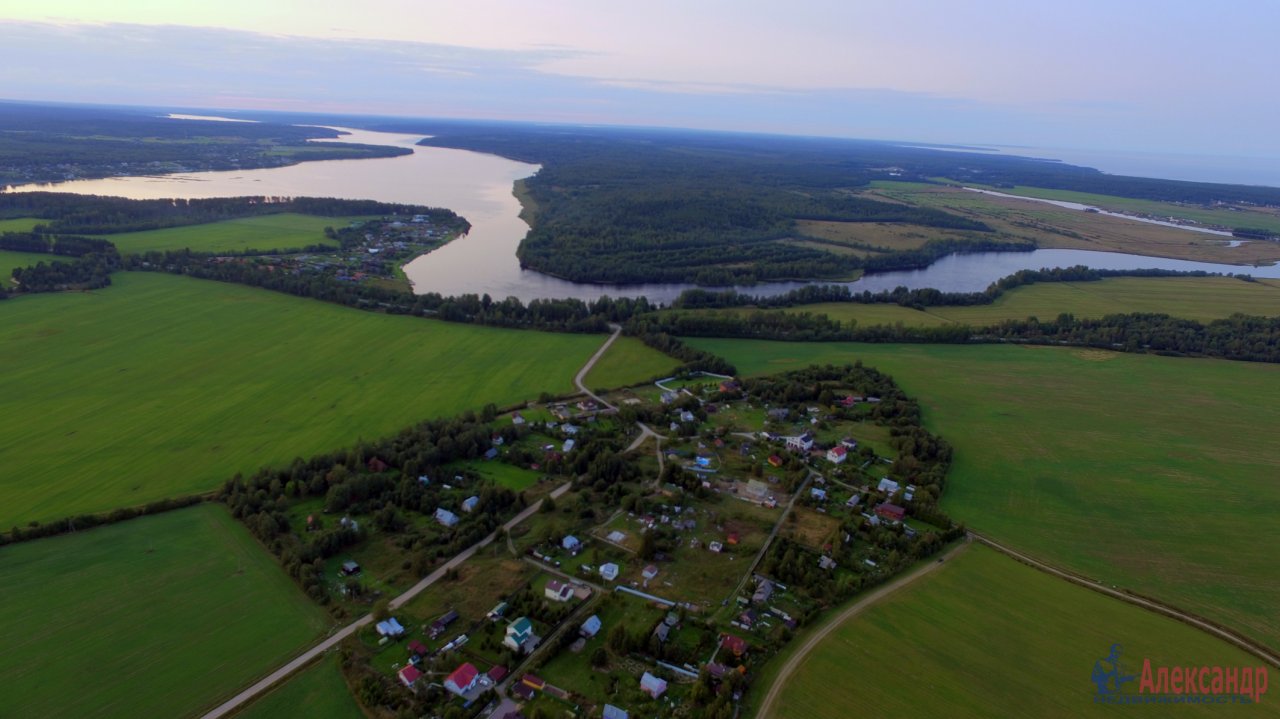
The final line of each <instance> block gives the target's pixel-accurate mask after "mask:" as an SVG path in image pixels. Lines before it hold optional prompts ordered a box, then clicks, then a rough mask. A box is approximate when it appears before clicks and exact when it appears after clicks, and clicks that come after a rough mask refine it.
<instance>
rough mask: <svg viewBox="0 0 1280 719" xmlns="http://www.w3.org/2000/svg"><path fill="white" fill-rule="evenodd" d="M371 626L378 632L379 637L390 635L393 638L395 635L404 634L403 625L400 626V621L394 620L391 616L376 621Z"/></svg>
mask: <svg viewBox="0 0 1280 719" xmlns="http://www.w3.org/2000/svg"><path fill="white" fill-rule="evenodd" d="M373 628H374V629H375V630H376V631H377V632H378V636H380V637H390V638H392V639H395V638H396V637H399V636H403V635H404V627H402V626H400V622H398V621H396V618H395V617H391V618H390V619H388V620H386V621H384V622H378V623H377V624H376V625H374V627H373Z"/></svg>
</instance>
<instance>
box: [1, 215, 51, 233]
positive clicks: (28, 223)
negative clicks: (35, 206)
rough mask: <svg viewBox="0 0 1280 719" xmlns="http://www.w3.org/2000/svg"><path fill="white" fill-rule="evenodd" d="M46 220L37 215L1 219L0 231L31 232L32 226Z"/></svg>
mask: <svg viewBox="0 0 1280 719" xmlns="http://www.w3.org/2000/svg"><path fill="white" fill-rule="evenodd" d="M41 222H44V220H41V219H38V218H35V217H14V218H12V219H8V220H0V232H30V231H31V228H33V227H35V226H36V225H38V224H40V223H41Z"/></svg>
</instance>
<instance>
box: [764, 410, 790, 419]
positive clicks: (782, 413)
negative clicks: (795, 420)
mask: <svg viewBox="0 0 1280 719" xmlns="http://www.w3.org/2000/svg"><path fill="white" fill-rule="evenodd" d="M765 415H766V416H768V418H769V419H771V420H773V421H775V422H782V421H784V420H785V419H786V418H787V417H789V416H791V410H789V409H787V408H786V407H779V408H777V409H771V410H769V411H768V412H765Z"/></svg>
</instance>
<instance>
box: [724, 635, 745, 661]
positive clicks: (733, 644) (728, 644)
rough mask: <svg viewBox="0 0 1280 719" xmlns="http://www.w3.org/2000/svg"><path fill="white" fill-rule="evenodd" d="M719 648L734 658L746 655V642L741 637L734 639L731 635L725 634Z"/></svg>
mask: <svg viewBox="0 0 1280 719" xmlns="http://www.w3.org/2000/svg"><path fill="white" fill-rule="evenodd" d="M720 648H721V649H723V650H725V651H727V652H729V653H731V654H733V656H735V657H740V656H742V655H743V654H746V653H747V640H745V639H743V638H742V637H735V636H734V635H732V634H726V635H724V638H723V639H721V640H720Z"/></svg>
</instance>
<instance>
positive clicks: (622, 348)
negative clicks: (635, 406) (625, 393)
mask: <svg viewBox="0 0 1280 719" xmlns="http://www.w3.org/2000/svg"><path fill="white" fill-rule="evenodd" d="M679 364H680V363H679V362H678V361H677V360H675V359H673V358H671V357H669V356H667V355H665V354H663V353H661V352H659V351H658V350H655V349H653V348H651V347H649V346H648V345H646V344H644V343H643V342H641V341H640V340H638V339H636V338H634V337H619V338H618V339H617V340H616V341H615V342H614V343H613V345H612V346H610V347H609V351H608V352H605V353H604V356H603V357H601V358H600V361H599V362H596V365H595V366H594V367H592V368H591V371H590V372H588V373H587V376H586V378H585V380H584V381H585V383H586V385H587V386H588V387H590V388H592V389H596V388H600V389H606V388H607V389H612V388H614V387H625V386H627V385H630V384H635V383H636V382H639V381H643V380H646V379H653V378H659V377H662V376H665V375H667V374H668V373H670V372H671V371H672V370H674V369H675V368H676V367H677V366H678V365H679Z"/></svg>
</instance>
